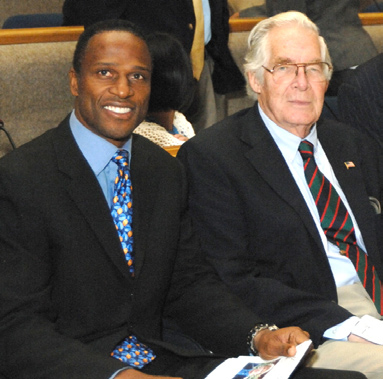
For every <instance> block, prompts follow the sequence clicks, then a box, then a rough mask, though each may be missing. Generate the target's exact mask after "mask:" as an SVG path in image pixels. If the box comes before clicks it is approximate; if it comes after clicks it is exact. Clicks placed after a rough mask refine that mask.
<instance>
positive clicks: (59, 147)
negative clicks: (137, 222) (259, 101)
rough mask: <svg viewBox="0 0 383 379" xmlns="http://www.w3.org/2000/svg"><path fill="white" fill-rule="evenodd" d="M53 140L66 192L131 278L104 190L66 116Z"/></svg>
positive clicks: (98, 237)
mask: <svg viewBox="0 0 383 379" xmlns="http://www.w3.org/2000/svg"><path fill="white" fill-rule="evenodd" d="M53 143H54V148H55V151H56V156H57V163H58V168H59V171H61V172H62V173H63V174H64V175H65V176H66V178H63V183H64V185H65V186H66V189H67V191H68V194H69V196H70V197H71V198H72V199H73V202H74V203H75V205H76V206H77V208H78V209H79V210H80V212H81V213H82V214H83V216H84V219H85V220H86V222H87V223H88V225H89V227H90V228H91V229H92V231H93V233H94V238H95V239H97V240H98V241H99V243H100V245H101V246H102V247H103V250H104V251H105V252H106V254H108V255H109V257H110V259H111V260H112V262H113V263H114V264H115V265H116V266H117V267H118V268H119V270H120V271H121V272H122V274H123V275H124V276H126V277H127V278H130V274H129V270H128V268H127V265H126V262H125V258H124V255H123V252H122V248H121V244H120V241H119V240H118V238H117V233H116V230H115V227H114V224H113V222H112V220H111V215H110V210H109V207H108V205H107V202H106V200H105V197H104V194H103V192H102V190H101V187H100V185H99V183H98V181H97V178H96V177H95V175H94V173H93V171H92V170H91V168H90V167H89V165H88V163H87V162H86V160H85V159H84V157H83V155H82V153H81V151H80V150H79V148H78V146H77V144H76V142H75V140H74V138H73V135H72V133H71V131H70V128H69V122H68V119H67V120H65V121H64V122H63V123H62V124H61V125H60V126H59V127H58V129H57V138H56V139H55V140H54V142H53Z"/></svg>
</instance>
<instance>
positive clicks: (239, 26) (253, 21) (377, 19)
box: [229, 0, 383, 32]
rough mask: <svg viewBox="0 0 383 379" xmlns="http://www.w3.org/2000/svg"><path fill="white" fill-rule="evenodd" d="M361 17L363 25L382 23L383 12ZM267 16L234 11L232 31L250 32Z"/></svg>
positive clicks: (231, 23)
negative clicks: (247, 15)
mask: <svg viewBox="0 0 383 379" xmlns="http://www.w3.org/2000/svg"><path fill="white" fill-rule="evenodd" d="M334 1H336V0H334ZM359 18H360V20H361V21H362V25H382V24H383V13H381V12H373V13H359ZM264 19H265V17H252V18H240V17H239V13H234V14H233V15H232V16H231V17H230V20H229V26H230V31H231V32H248V31H250V30H251V29H253V27H254V26H255V25H257V24H258V23H259V22H260V21H262V20H264Z"/></svg>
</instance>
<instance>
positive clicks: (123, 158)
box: [112, 150, 129, 169]
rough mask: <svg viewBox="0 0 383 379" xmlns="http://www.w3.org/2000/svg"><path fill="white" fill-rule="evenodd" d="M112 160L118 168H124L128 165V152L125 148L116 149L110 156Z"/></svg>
mask: <svg viewBox="0 0 383 379" xmlns="http://www.w3.org/2000/svg"><path fill="white" fill-rule="evenodd" d="M112 161H113V162H114V163H116V165H117V166H118V167H119V168H122V169H123V168H124V167H126V166H128V165H129V152H128V151H126V150H118V151H116V153H115V154H114V155H113V157H112Z"/></svg>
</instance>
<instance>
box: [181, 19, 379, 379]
mask: <svg viewBox="0 0 383 379" xmlns="http://www.w3.org/2000/svg"><path fill="white" fill-rule="evenodd" d="M245 59H246V64H245V72H246V75H247V80H248V90H249V93H251V94H252V95H253V96H254V98H255V99H257V101H256V103H255V105H254V106H253V107H252V108H249V109H244V110H242V111H240V112H238V113H237V114H235V115H233V116H230V117H228V118H227V119H225V120H224V121H222V122H220V123H218V124H216V125H214V126H212V127H211V128H209V129H208V130H206V131H204V132H201V133H200V134H199V135H197V136H196V137H194V138H192V139H191V140H190V141H188V142H186V143H185V144H184V145H183V146H182V147H181V149H180V152H179V155H178V157H179V159H181V161H182V162H183V163H184V165H185V167H186V169H187V174H188V179H189V184H190V189H189V205H190V209H191V214H192V216H193V218H194V222H195V225H196V226H197V229H198V231H199V233H200V235H201V237H202V248H203V250H204V252H205V254H206V255H207V257H208V259H209V261H210V262H211V263H212V264H213V265H214V266H215V269H216V271H217V272H218V274H219V275H220V277H221V278H222V279H223V280H224V281H225V282H226V284H227V285H228V287H229V288H230V289H231V290H232V291H233V292H235V293H236V294H237V295H239V296H240V297H241V298H242V299H243V300H244V301H245V303H246V304H247V305H248V306H249V307H250V308H251V309H257V310H258V312H260V313H261V315H262V316H263V317H265V318H266V319H268V320H272V321H273V322H274V323H275V324H277V325H278V326H284V325H290V324H293V325H297V326H300V327H301V328H303V329H304V330H307V331H308V332H309V333H310V336H311V338H312V340H313V342H314V345H315V347H316V348H317V350H316V352H315V353H314V354H313V355H312V357H311V358H310V360H309V363H308V364H309V365H311V366H314V367H330V368H338V369H350V370H358V371H361V372H363V373H364V374H365V375H366V376H367V377H368V378H370V379H371V378H376V379H377V378H382V377H383V360H382V357H383V347H382V346H381V344H382V343H383V338H382V336H383V333H382V329H383V325H382V322H381V321H380V319H381V314H382V309H381V308H382V299H383V293H382V288H381V282H380V280H379V277H380V278H383V266H382V252H381V250H382V241H381V240H380V238H381V237H380V236H381V234H382V226H381V217H382V216H381V211H380V203H381V201H382V189H383V177H382V168H383V166H382V161H381V156H380V155H381V151H380V150H379V149H378V147H377V146H375V143H374V141H370V140H367V139H366V138H365V137H364V136H362V135H360V134H359V133H358V132H356V131H354V130H353V129H352V128H350V127H348V126H346V125H344V124H341V123H338V122H336V121H333V120H325V119H321V118H320V115H321V111H322V107H323V102H324V95H325V92H326V89H327V87H328V85H329V81H330V78H331V73H332V64H331V60H330V57H329V54H328V50H327V47H326V44H325V41H324V39H323V38H322V37H321V36H320V35H319V31H318V28H317V27H316V25H315V24H314V23H313V22H312V21H311V20H310V19H308V18H307V17H306V16H305V15H304V14H302V13H299V12H286V13H281V14H278V15H276V16H274V17H271V18H268V19H266V20H264V21H262V22H261V23H259V24H258V25H257V26H256V27H255V28H254V29H253V30H252V32H251V33H250V36H249V47H248V52H247V55H246V58H245ZM266 304H267V306H266Z"/></svg>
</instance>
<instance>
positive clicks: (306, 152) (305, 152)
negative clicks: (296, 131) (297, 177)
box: [298, 140, 314, 160]
mask: <svg viewBox="0 0 383 379" xmlns="http://www.w3.org/2000/svg"><path fill="white" fill-rule="evenodd" d="M298 150H299V152H300V153H301V156H302V158H303V160H307V159H309V158H311V157H313V155H314V145H313V144H312V143H311V142H309V141H306V140H304V141H302V142H301V143H300V144H299V148H298Z"/></svg>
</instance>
